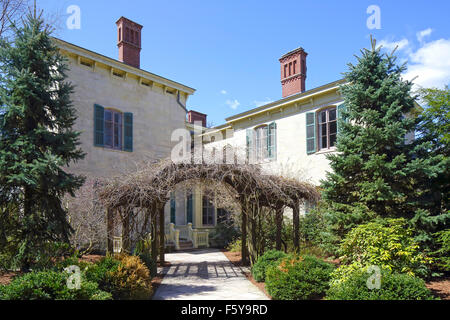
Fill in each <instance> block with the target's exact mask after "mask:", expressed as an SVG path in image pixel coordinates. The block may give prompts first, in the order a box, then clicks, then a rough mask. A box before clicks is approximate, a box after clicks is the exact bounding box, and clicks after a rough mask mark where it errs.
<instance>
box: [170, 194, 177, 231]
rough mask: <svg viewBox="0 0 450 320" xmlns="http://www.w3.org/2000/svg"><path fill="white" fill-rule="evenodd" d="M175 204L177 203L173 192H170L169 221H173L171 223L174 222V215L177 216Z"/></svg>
mask: <svg viewBox="0 0 450 320" xmlns="http://www.w3.org/2000/svg"><path fill="white" fill-rule="evenodd" d="M176 205H177V202H176V199H175V193H174V192H171V193H170V223H173V224H175V223H176V217H177V214H176V208H177V207H176Z"/></svg>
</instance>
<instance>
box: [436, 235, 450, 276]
mask: <svg viewBox="0 0 450 320" xmlns="http://www.w3.org/2000/svg"><path fill="white" fill-rule="evenodd" d="M435 239H436V244H437V246H438V249H437V250H436V251H434V252H433V253H432V254H433V257H435V260H436V266H437V267H438V268H439V269H441V270H443V271H450V229H447V230H443V231H440V232H437V233H435Z"/></svg>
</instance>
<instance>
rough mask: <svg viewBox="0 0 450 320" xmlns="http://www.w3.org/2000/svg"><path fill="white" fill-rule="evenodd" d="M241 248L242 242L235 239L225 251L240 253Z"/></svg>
mask: <svg viewBox="0 0 450 320" xmlns="http://www.w3.org/2000/svg"><path fill="white" fill-rule="evenodd" d="M241 247H242V240H241V239H240V238H236V239H234V241H233V242H231V243H230V244H229V245H228V247H227V250H228V251H231V252H240V251H241Z"/></svg>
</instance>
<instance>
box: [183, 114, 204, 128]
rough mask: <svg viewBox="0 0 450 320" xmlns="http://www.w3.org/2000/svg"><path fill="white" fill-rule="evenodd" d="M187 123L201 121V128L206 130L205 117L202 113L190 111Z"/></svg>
mask: <svg viewBox="0 0 450 320" xmlns="http://www.w3.org/2000/svg"><path fill="white" fill-rule="evenodd" d="M187 117H188V122H189V123H194V122H195V121H201V122H202V126H203V127H205V128H206V117H207V115H206V114H204V113H200V112H197V111H194V110H190V111H189V112H188V114H187Z"/></svg>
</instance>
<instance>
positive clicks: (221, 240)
mask: <svg viewBox="0 0 450 320" xmlns="http://www.w3.org/2000/svg"><path fill="white" fill-rule="evenodd" d="M239 235H240V232H239V230H238V229H236V227H235V226H234V225H233V224H232V223H230V222H228V221H226V222H220V223H217V226H216V227H215V228H214V230H213V231H212V232H211V234H210V235H209V239H211V240H212V241H213V242H214V243H215V244H216V246H218V247H219V248H226V247H227V246H228V245H229V244H230V243H231V242H233V239H236V238H237V237H238V236H239Z"/></svg>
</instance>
